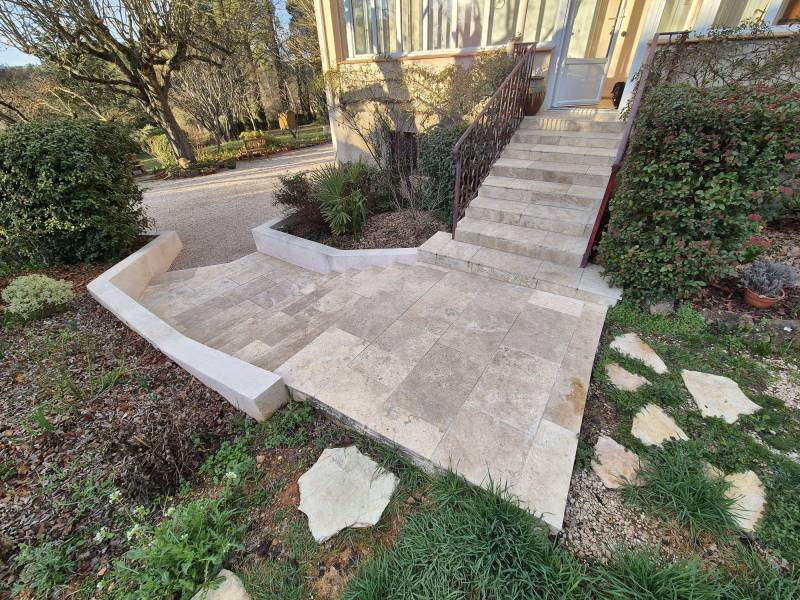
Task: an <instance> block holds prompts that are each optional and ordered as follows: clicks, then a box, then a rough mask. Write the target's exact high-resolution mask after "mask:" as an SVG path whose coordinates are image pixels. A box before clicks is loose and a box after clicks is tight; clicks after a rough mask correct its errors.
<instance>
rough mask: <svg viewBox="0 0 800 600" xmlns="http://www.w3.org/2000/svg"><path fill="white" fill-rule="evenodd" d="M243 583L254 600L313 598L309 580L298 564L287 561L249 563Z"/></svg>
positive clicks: (244, 570) (303, 599)
mask: <svg viewBox="0 0 800 600" xmlns="http://www.w3.org/2000/svg"><path fill="white" fill-rule="evenodd" d="M241 578H242V583H243V584H244V587H245V589H246V590H247V591H248V592H249V593H250V597H251V598H252V599H253V600H305V599H307V598H310V597H311V589H310V587H309V585H308V580H307V579H306V577H305V576H304V575H303V573H302V572H301V570H300V566H299V564H298V563H297V562H293V561H287V560H280V559H279V560H276V561H258V562H250V563H248V564H247V565H246V566H245V567H244V569H243V570H242V572H241Z"/></svg>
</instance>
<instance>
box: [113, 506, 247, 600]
mask: <svg viewBox="0 0 800 600" xmlns="http://www.w3.org/2000/svg"><path fill="white" fill-rule="evenodd" d="M235 514H236V511H235V510H234V509H232V508H230V507H228V506H226V503H225V499H213V500H211V499H202V500H195V501H192V502H188V503H186V504H180V505H178V506H177V507H176V508H175V511H174V513H173V514H172V516H170V517H168V518H167V519H166V520H164V521H163V522H162V523H161V524H160V525H159V526H158V527H156V528H155V530H154V531H153V532H152V534H147V533H145V534H144V535H140V536H139V537H138V540H139V541H138V543H137V545H136V547H135V548H133V549H132V550H130V551H128V553H127V554H126V555H125V557H124V559H123V560H121V561H118V562H117V563H116V564H115V568H114V571H113V573H112V575H111V578H112V579H113V580H114V594H113V597H114V598H131V599H133V598H152V599H156V598H164V599H166V598H176V597H177V598H191V597H192V596H193V595H194V593H195V592H196V591H197V589H198V588H199V587H200V586H201V585H203V584H204V583H208V582H210V581H212V580H213V579H214V577H216V575H217V573H218V572H219V570H220V569H221V568H222V565H223V563H224V562H225V560H226V559H227V558H228V556H229V555H230V553H231V552H233V551H234V550H236V549H237V548H239V539H240V537H241V533H242V530H241V527H240V526H237V525H236V524H235V522H234V516H235ZM137 531H139V530H137Z"/></svg>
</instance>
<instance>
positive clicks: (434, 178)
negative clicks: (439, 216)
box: [418, 122, 467, 223]
mask: <svg viewBox="0 0 800 600" xmlns="http://www.w3.org/2000/svg"><path fill="white" fill-rule="evenodd" d="M466 129H467V124H466V123H464V122H458V123H453V124H449V125H445V124H440V125H436V126H434V127H431V128H430V129H429V130H428V131H426V132H425V133H423V134H422V135H420V136H419V159H418V168H419V174H420V175H422V176H423V178H424V179H423V180H422V183H421V185H420V188H421V191H422V193H423V194H424V197H425V205H426V207H427V208H429V209H430V210H438V211H440V212H443V213H445V215H444V216H445V217H446V218H447V222H448V223H449V218H450V217H451V215H452V211H453V186H454V185H455V182H456V162H455V159H454V158H453V146H455V145H456V142H457V141H458V139H459V138H460V137H461V135H462V134H463V133H464V131H465V130H466Z"/></svg>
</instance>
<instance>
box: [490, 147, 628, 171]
mask: <svg viewBox="0 0 800 600" xmlns="http://www.w3.org/2000/svg"><path fill="white" fill-rule="evenodd" d="M616 155H617V150H616V148H588V147H586V146H552V145H549V144H525V143H520V142H511V143H510V144H508V145H507V146H506V147H505V149H504V150H503V154H502V155H501V158H515V159H518V160H529V161H538V162H557V163H575V162H576V161H580V162H581V163H582V164H586V165H594V166H606V167H607V166H611V165H612V164H613V163H614V158H615V157H616Z"/></svg>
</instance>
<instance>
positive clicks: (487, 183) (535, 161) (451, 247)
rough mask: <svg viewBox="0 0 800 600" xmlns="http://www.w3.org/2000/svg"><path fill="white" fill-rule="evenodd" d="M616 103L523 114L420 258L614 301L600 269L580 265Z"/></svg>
mask: <svg viewBox="0 0 800 600" xmlns="http://www.w3.org/2000/svg"><path fill="white" fill-rule="evenodd" d="M622 128H623V122H621V121H620V120H619V118H618V114H617V113H616V112H615V111H585V110H574V111H549V112H544V113H541V114H539V115H537V116H535V117H526V118H525V119H524V120H523V122H522V124H521V125H520V128H519V129H518V131H517V132H516V134H515V135H514V137H513V138H512V140H511V142H510V143H509V144H508V145H507V146H506V148H505V149H504V150H503V154H502V155H501V156H500V158H499V159H498V160H497V161H496V162H495V163H494V165H493V166H492V169H491V171H490V172H489V175H488V177H486V179H485V180H484V182H483V184H482V185H481V187H480V190H479V191H478V196H477V197H476V198H475V199H474V200H473V201H472V202H471V204H470V205H469V207H468V208H467V211H466V214H465V216H464V218H463V219H461V221H460V222H459V223H458V226H457V228H456V235H455V239H451V237H450V235H449V234H447V233H444V232H441V233H439V234H437V235H436V236H434V237H433V238H431V239H430V240H428V242H426V243H425V244H424V245H423V246H422V247H421V249H420V259H421V260H422V261H424V262H428V263H431V264H437V265H440V266H444V267H448V268H453V269H459V270H462V271H466V272H471V273H479V274H482V275H485V276H489V277H493V278H495V279H500V280H502V281H508V282H511V283H515V284H518V285H525V286H528V287H532V288H535V289H542V290H544V291H548V292H552V293H557V294H561V295H565V296H570V297H574V298H579V299H581V300H590V301H596V302H602V303H605V304H613V303H614V302H615V301H616V300H617V299H618V298H619V295H620V293H619V290H614V289H611V288H609V287H608V285H607V284H606V282H605V280H603V279H602V278H601V277H600V275H599V271H600V269H599V268H598V267H597V266H594V265H591V266H589V267H587V268H581V267H580V264H581V260H582V258H583V254H584V252H585V250H586V246H587V244H588V241H589V236H590V234H591V231H592V227H593V225H594V222H595V218H596V216H597V213H598V211H599V208H600V203H601V201H602V199H603V194H604V192H605V188H606V184H607V183H608V178H609V177H610V175H611V164H612V163H613V161H614V157H615V156H616V152H617V147H618V145H619V142H620V139H621V137H622Z"/></svg>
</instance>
